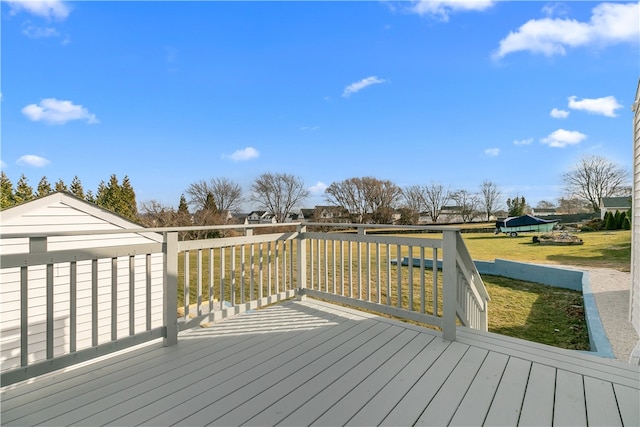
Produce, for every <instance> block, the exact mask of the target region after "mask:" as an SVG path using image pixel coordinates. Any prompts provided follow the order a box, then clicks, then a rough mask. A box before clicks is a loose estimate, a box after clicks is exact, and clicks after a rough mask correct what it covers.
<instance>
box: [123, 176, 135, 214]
mask: <svg viewBox="0 0 640 427" xmlns="http://www.w3.org/2000/svg"><path fill="white" fill-rule="evenodd" d="M119 204H120V209H121V210H122V212H121V215H123V216H124V217H126V218H129V219H131V220H133V221H137V220H138V205H137V203H136V193H135V191H133V186H132V185H131V181H130V180H129V177H128V176H127V175H125V176H124V178H123V179H122V185H121V186H120V203H119Z"/></svg>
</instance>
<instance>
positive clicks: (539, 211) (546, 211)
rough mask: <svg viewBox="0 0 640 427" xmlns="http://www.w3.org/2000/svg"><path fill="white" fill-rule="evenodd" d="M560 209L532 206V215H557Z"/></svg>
mask: <svg viewBox="0 0 640 427" xmlns="http://www.w3.org/2000/svg"><path fill="white" fill-rule="evenodd" d="M557 214H558V211H557V209H556V208H532V209H531V215H533V216H537V217H543V216H550V215H557Z"/></svg>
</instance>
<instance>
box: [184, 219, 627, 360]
mask: <svg viewBox="0 0 640 427" xmlns="http://www.w3.org/2000/svg"><path fill="white" fill-rule="evenodd" d="M403 236H405V237H406V236H408V235H407V234H403ZM415 236H416V237H429V238H433V237H436V235H434V234H416V235H415ZM462 236H463V239H464V240H465V243H466V244H467V247H468V249H469V252H470V254H471V256H472V257H473V258H474V259H477V260H487V261H492V260H494V259H496V258H501V259H507V260H512V261H522V262H531V263H546V264H567V265H573V266H589V267H607V268H615V269H618V270H622V271H629V268H630V258H631V232H630V231H602V232H589V233H581V234H580V237H581V238H582V239H583V240H584V245H581V246H540V245H538V244H534V243H532V239H531V235H521V236H518V237H515V238H513V237H507V236H504V235H494V234H493V233H463V234H462ZM436 238H437V237H436ZM392 251H395V248H392ZM290 255H291V254H289V256H290ZM403 255H406V254H403ZM416 255H417V254H415V253H414V256H416ZM329 256H331V249H329ZM390 256H391V257H392V258H393V257H395V256H396V254H395V252H394V253H392V254H390ZM427 256H429V255H427ZM236 257H238V254H237V253H236ZM373 257H374V255H373V254H372V263H373V261H374V259H373ZM182 259H183V258H182V255H181V256H180V262H179V270H180V273H179V277H182V269H183V260H182ZM190 261H191V262H190V264H191V267H190V282H191V284H192V286H191V287H190V294H191V297H190V302H191V303H194V302H195V297H196V289H195V286H194V284H195V283H196V276H195V274H196V269H195V265H196V264H195V263H196V259H195V257H191V259H190ZM214 261H215V262H214V271H215V273H214V276H215V283H216V284H217V283H218V281H219V278H218V277H217V274H218V273H217V271H216V270H219V266H220V264H219V253H218V252H216V253H215V256H214ZM229 262H230V257H229V255H227V258H226V263H225V264H227V265H228V264H229ZM236 263H237V264H238V265H239V263H240V260H239V259H238V258H237V261H236ZM354 264H355V261H354ZM314 269H315V266H314ZM414 271H415V270H414ZM256 274H257V271H256ZM273 274H274V275H275V272H273ZM287 274H289V272H287ZM294 274H295V273H294ZM316 274H317V273H316ZM415 274H417V273H415ZM246 275H247V276H248V275H249V272H248V271H247V272H246ZM280 275H281V272H280ZM391 275H392V281H391V283H392V284H393V286H392V299H395V298H397V295H396V290H395V284H396V283H397V271H396V270H395V269H394V270H392V273H391ZM208 276H209V270H208V254H207V253H206V252H205V254H204V256H203V282H204V284H205V289H204V297H205V301H206V300H207V299H208V298H207V297H208V292H207V290H206V283H207V281H208ZM439 276H440V278H439V280H438V282H439V284H440V287H441V284H442V278H441V274H439ZM280 277H281V276H280ZM355 279H356V278H355V277H354V282H355ZM236 280H237V281H238V282H239V278H236ZM414 280H418V279H417V277H414ZM483 281H484V283H485V285H486V287H487V290H488V292H489V295H490V296H491V301H490V303H489V331H491V332H496V333H499V334H503V335H507V336H512V337H517V338H521V339H525V340H529V341H534V342H539V343H543V344H548V345H553V346H556V347H561V348H567V349H576V350H587V349H588V348H589V338H588V333H587V327H586V322H585V319H584V307H583V301H582V293H581V292H576V291H571V290H566V289H559V288H553V287H549V286H544V285H540V284H535V283H531V282H525V281H519V280H514V279H508V278H503V277H496V276H483ZM263 282H264V283H263V292H264V293H265V294H266V293H267V289H266V287H267V283H268V279H267V277H264V281H263ZM425 282H426V283H427V284H430V283H431V282H432V272H431V271H426V272H425ZM402 283H403V290H402V293H403V295H402V303H401V304H402V306H403V307H405V308H408V300H407V295H408V287H407V285H406V284H407V283H408V280H406V279H404V278H403V279H402ZM182 284H183V281H182V280H180V286H179V294H180V295H179V304H180V305H182ZM274 285H275V279H274V278H273V279H272V289H273V286H274ZM365 286H366V285H365ZM216 287H217V288H218V291H216V292H217V293H218V292H219V286H216ZM230 292H231V289H230V288H229V285H228V283H227V286H226V290H225V299H227V300H228V299H229V296H230ZM239 292H240V290H239V286H238V287H237V288H236V301H239V296H240V293H239ZM217 293H216V295H215V297H218V294H217ZM256 293H257V290H256V289H255V288H254V296H255V294H256ZM363 293H364V296H365V297H366V291H365V292H363ZM347 294H348V295H353V294H357V290H356V289H355V288H354V289H352V290H350V291H347ZM244 295H245V297H244V298H245V300H246V299H249V297H250V295H249V290H248V289H245V294H244ZM381 295H382V300H383V302H384V301H385V300H386V292H385V291H384V289H382V290H381ZM441 297H442V290H441V289H440V293H439V299H440V300H441ZM371 299H372V300H374V301H375V300H376V290H375V288H374V289H373V290H372V295H371ZM426 299H427V307H428V308H427V312H430V311H431V309H430V308H429V307H430V306H431V305H432V303H431V301H432V295H430V291H427V295H426ZM417 304H418V303H417V296H416V297H415V299H414V305H413V309H414V310H419V307H418V306H417ZM394 305H395V303H394Z"/></svg>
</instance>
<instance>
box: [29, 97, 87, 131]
mask: <svg viewBox="0 0 640 427" xmlns="http://www.w3.org/2000/svg"><path fill="white" fill-rule="evenodd" d="M22 114H24V115H25V116H27V117H28V118H29V119H30V120H33V121H34V122H39V121H43V122H45V123H49V124H56V125H62V124H65V123H67V122H70V121H72V120H86V122H87V123H89V124H95V123H100V121H99V120H98V119H97V118H96V115H95V114H91V113H89V111H88V110H87V109H86V108H84V107H83V106H82V105H75V104H74V103H73V102H71V101H63V100H59V99H55V98H46V99H43V100H42V101H40V104H38V105H36V104H29V105H27V106H26V107H24V108H23V109H22Z"/></svg>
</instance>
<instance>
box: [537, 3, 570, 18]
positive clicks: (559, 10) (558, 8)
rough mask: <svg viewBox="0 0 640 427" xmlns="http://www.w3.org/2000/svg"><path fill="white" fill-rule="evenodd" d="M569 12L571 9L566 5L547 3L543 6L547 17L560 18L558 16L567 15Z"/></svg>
mask: <svg viewBox="0 0 640 427" xmlns="http://www.w3.org/2000/svg"><path fill="white" fill-rule="evenodd" d="M568 12H569V9H568V8H567V6H566V5H565V4H564V3H558V2H555V3H547V4H545V5H544V6H542V13H544V14H545V16H554V15H556V16H558V15H566V14H567V13H568Z"/></svg>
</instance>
